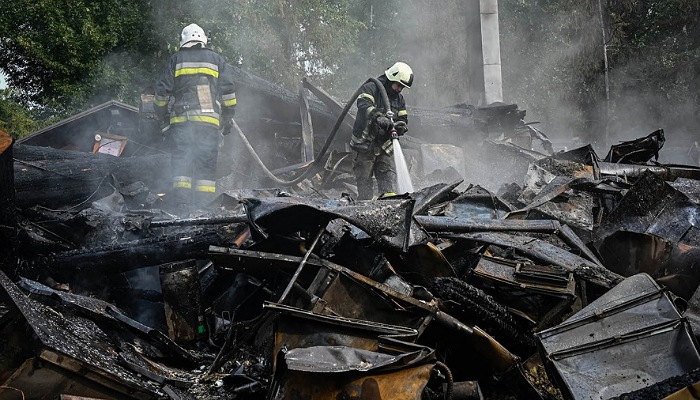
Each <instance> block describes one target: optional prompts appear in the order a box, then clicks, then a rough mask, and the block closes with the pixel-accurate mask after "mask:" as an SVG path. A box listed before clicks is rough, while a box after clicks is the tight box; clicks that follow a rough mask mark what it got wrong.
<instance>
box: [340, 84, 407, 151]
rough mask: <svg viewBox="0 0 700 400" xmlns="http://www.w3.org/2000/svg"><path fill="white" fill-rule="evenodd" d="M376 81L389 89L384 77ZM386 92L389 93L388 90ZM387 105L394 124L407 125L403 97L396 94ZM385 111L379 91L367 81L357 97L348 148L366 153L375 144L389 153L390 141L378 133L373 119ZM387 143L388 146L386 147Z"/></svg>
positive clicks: (384, 135) (383, 133) (384, 133)
mask: <svg viewBox="0 0 700 400" xmlns="http://www.w3.org/2000/svg"><path fill="white" fill-rule="evenodd" d="M377 80H378V81H379V82H381V83H382V85H384V87H385V88H387V87H391V82H390V81H389V80H388V79H387V78H386V76H384V75H381V76H379V77H378V78H377ZM386 90H387V93H389V91H390V89H389V88H387V89H386ZM389 103H390V104H389V106H390V107H391V111H393V112H394V122H397V121H404V122H406V123H407V124H408V112H406V101H405V100H404V98H403V95H402V94H401V93H396V96H394V97H391V96H389ZM385 110H386V109H385V105H384V104H383V103H382V95H381V92H380V89H379V88H378V87H377V84H376V83H374V81H373V80H371V79H368V80H367V82H365V83H364V84H363V85H362V88H361V90H360V95H359V96H358V97H357V116H356V117H355V125H353V129H352V138H350V147H352V148H353V149H354V150H357V151H360V152H366V151H368V150H369V149H370V147H372V145H373V144H374V143H376V144H379V145H382V147H384V149H385V151H387V153H390V152H391V139H390V138H389V137H388V136H387V135H386V132H380V130H379V129H378V127H377V126H376V124H375V123H374V117H375V116H376V115H377V113H378V112H384V111H385ZM387 141H388V143H389V144H388V145H386V142H387Z"/></svg>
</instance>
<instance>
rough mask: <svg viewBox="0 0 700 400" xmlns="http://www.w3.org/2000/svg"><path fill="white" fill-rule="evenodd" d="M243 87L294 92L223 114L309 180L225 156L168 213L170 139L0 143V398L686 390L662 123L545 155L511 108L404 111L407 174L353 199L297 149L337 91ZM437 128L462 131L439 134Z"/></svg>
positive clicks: (494, 395)
mask: <svg viewBox="0 0 700 400" xmlns="http://www.w3.org/2000/svg"><path fill="white" fill-rule="evenodd" d="M241 74H242V72H241ZM239 78H240V79H243V82H244V84H243V87H244V88H245V90H247V91H250V92H251V93H252V92H255V91H260V92H263V93H264V95H265V96H267V97H268V98H269V99H270V101H272V100H275V101H274V104H276V106H275V107H279V108H282V109H284V110H285V111H288V109H293V108H294V107H298V108H297V109H296V116H295V117H292V116H291V113H289V112H287V114H285V113H280V114H277V117H278V118H282V117H281V115H282V116H283V115H289V117H288V118H290V120H289V121H284V120H277V121H274V122H273V121H269V119H268V120H267V121H268V123H269V124H268V125H266V124H265V122H264V121H265V118H268V117H269V116H268V115H267V114H264V113H263V114H261V115H249V116H247V120H245V119H244V120H242V121H241V128H240V129H242V130H248V129H252V127H257V128H258V129H261V128H265V127H268V128H269V127H270V126H274V127H277V128H280V127H284V129H282V128H280V131H282V130H287V131H288V130H290V129H292V128H290V126H293V127H294V129H297V130H300V131H301V132H296V136H294V135H291V134H288V132H287V133H285V134H280V135H277V136H276V137H277V138H278V139H279V140H277V141H276V145H277V146H276V147H274V148H272V149H267V151H268V152H270V151H272V152H273V153H274V152H283V153H284V154H285V156H284V157H282V158H281V160H283V161H284V160H288V159H290V162H287V163H286V164H284V163H282V164H281V165H274V166H273V168H272V172H271V173H273V174H278V175H279V176H284V177H286V178H285V179H291V180H294V179H296V178H298V177H299V176H301V174H303V173H306V172H304V171H307V170H309V169H310V172H313V173H310V174H308V175H306V177H305V179H299V180H298V182H295V183H294V184H289V185H281V186H279V187H274V185H271V186H265V185H260V186H257V187H256V189H250V187H253V186H251V182H253V181H257V182H260V183H263V184H264V183H268V184H269V183H274V181H271V180H269V179H266V178H265V176H264V174H260V176H255V177H253V176H250V175H248V177H247V178H246V179H243V180H238V181H236V177H239V176H241V175H240V174H241V173H242V172H241V171H239V170H238V169H237V168H238V167H237V165H238V166H240V165H241V163H242V162H243V161H241V160H238V159H237V160H236V161H235V162H233V161H231V162H229V163H228V164H226V163H222V165H221V166H220V167H221V168H222V170H225V169H227V168H228V169H229V171H228V172H229V174H223V173H222V181H224V182H226V179H225V178H226V177H228V178H229V181H228V182H229V183H230V182H234V183H235V185H232V186H228V187H225V186H222V187H220V188H219V189H221V190H219V192H221V194H220V195H219V197H218V198H217V199H216V200H214V202H212V203H211V204H210V205H209V206H208V207H206V208H204V209H202V210H199V211H197V212H193V213H192V214H191V215H190V216H189V217H186V218H178V217H176V216H174V215H172V214H170V213H169V212H168V211H167V210H168V204H167V195H164V194H163V192H164V191H165V188H164V187H162V185H163V180H162V179H161V178H160V177H158V176H157V172H158V171H159V170H161V169H163V168H167V165H168V164H167V163H168V162H169V158H168V155H167V154H164V153H159V154H155V155H154V154H151V155H144V156H139V155H138V154H135V155H133V156H129V157H122V156H115V155H110V154H101V153H100V152H93V153H83V152H79V151H75V150H66V149H55V148H45V147H36V146H31V145H30V144H23V143H14V144H13V143H12V141H11V140H7V135H4V136H3V135H0V139H2V140H0V166H1V168H2V169H1V170H0V179H2V181H3V182H11V183H12V185H3V186H2V188H0V193H1V194H2V197H1V199H2V200H1V201H2V202H3V208H2V209H3V212H2V213H0V225H1V229H0V234H1V235H2V239H3V241H2V246H3V249H2V250H3V258H2V268H1V270H2V271H1V272H0V335H2V337H3V338H4V339H5V340H3V341H2V342H0V371H2V372H0V397H2V398H14V397H10V396H15V397H16V398H27V399H34V398H36V399H50V398H59V396H82V397H92V398H124V399H222V400H225V399H244V398H245V399H263V398H265V399H289V398H294V399H359V398H362V399H379V398H381V399H416V400H418V399H510V398H527V399H530V398H532V399H563V398H566V399H577V400H578V399H608V398H620V399H631V398H645V397H644V396H648V394H646V395H645V394H643V393H645V392H643V391H644V390H646V391H647V392H646V393H651V391H653V392H654V393H656V395H654V396H656V398H661V396H662V395H661V393H663V397H666V396H672V395H673V393H674V392H682V391H683V390H690V389H686V386H689V387H691V386H692V385H698V384H699V383H698V375H697V374H698V373H697V371H698V368H699V367H700V350H699V349H700V348H699V347H698V344H697V339H696V335H697V334H698V332H700V331H698V322H697V321H698V320H700V317H698V308H699V307H698V286H699V285H700V279H698V278H697V276H698V274H697V273H696V271H695V269H696V267H697V265H698V260H699V259H700V258H699V257H700V253H699V252H698V245H697V243H698V230H697V226H698V207H699V206H700V205H699V203H698V192H699V191H698V187H700V186H698V179H700V178H699V177H700V174H699V173H700V169H699V168H697V167H695V166H689V165H663V164H659V163H658V152H659V150H660V148H661V146H663V143H664V132H663V131H662V130H659V131H656V132H653V133H652V134H650V135H648V136H645V137H643V138H641V139H639V140H637V141H630V142H625V143H622V144H621V145H616V146H613V148H611V149H610V152H609V153H608V156H607V157H606V158H605V159H600V158H599V157H598V156H597V155H596V154H595V152H594V151H593V149H592V148H591V147H590V146H585V147H581V148H577V149H573V150H570V151H566V152H559V153H554V152H553V151H551V150H552V149H551V143H550V144H548V143H547V138H546V136H545V135H544V134H543V133H542V132H540V131H538V130H536V129H534V128H532V127H531V126H529V125H526V124H523V123H522V121H521V119H522V118H523V117H524V112H521V111H519V110H517V106H515V107H514V106H513V105H493V106H491V107H486V108H482V109H477V108H475V107H471V106H469V107H463V106H455V107H454V108H450V109H448V110H442V111H423V112H421V111H420V110H414V111H416V115H418V116H419V117H420V116H422V117H423V118H421V119H420V123H419V124H417V126H418V127H422V128H414V127H413V126H412V131H420V129H430V128H431V127H435V128H436V129H430V130H431V132H432V134H431V136H430V137H427V138H424V139H426V140H418V139H417V138H410V137H409V138H406V143H407V146H406V157H407V159H408V160H409V164H410V165H411V173H412V174H413V176H412V178H413V179H414V182H416V183H417V185H416V187H417V188H419V189H417V190H416V192H415V193H406V194H399V195H386V196H380V197H379V198H378V199H376V200H372V201H357V200H355V199H354V191H353V190H354V186H353V185H354V183H353V179H352V174H351V173H350V168H351V162H350V159H349V157H348V152H347V151H345V149H343V148H342V147H340V146H337V144H335V142H334V145H330V144H329V143H326V145H324V151H323V152H321V153H322V154H320V155H319V154H315V153H314V151H313V149H314V147H315V143H317V142H318V139H319V138H322V136H319V134H320V132H322V131H324V132H325V131H328V129H329V128H328V127H329V126H330V122H333V121H334V119H333V118H334V117H336V116H338V115H339V114H341V113H342V112H343V111H342V110H343V105H342V104H340V103H339V102H337V101H335V100H334V99H332V97H331V96H329V95H328V94H327V93H325V92H324V91H323V90H322V89H320V88H316V87H314V86H313V85H312V84H311V83H309V82H308V81H305V82H304V87H305V88H306V89H307V90H310V91H311V92H312V93H314V95H315V96H316V97H317V98H318V99H320V100H315V99H314V98H312V97H307V96H306V94H303V95H302V96H300V99H298V98H297V97H296V96H294V95H293V94H290V93H287V92H285V91H283V90H281V89H279V88H276V87H273V86H270V85H268V84H267V83H265V82H263V81H260V80H258V79H256V78H255V77H253V76H250V75H241V76H239ZM241 98H243V96H241ZM142 109H144V110H147V109H148V107H142ZM299 110H302V113H301V114H302V122H301V123H300V124H297V125H293V123H292V122H291V121H292V119H293V118H298V116H299V112H298V111H299ZM242 114H243V115H245V113H242ZM303 116H306V117H303ZM350 118H352V115H349V117H348V119H350ZM514 119H516V120H518V121H520V123H514V122H513V121H514ZM319 121H322V122H319ZM448 121H449V122H448ZM335 125H336V126H337V127H339V128H338V130H339V132H341V135H342V134H347V129H348V126H347V124H345V123H342V124H341V123H340V122H337V123H336V124H335ZM454 129H463V130H468V129H476V130H477V131H478V132H479V135H475V137H474V142H472V143H471V144H470V145H464V144H461V143H458V142H456V141H455V140H454V139H451V140H440V138H441V136H440V135H443V134H444V133H445V132H446V131H448V130H454ZM470 132H472V133H473V132H474V131H470ZM120 133H122V134H124V132H120ZM278 133H279V132H278ZM125 137H128V135H127V136H125ZM523 138H527V139H528V140H527V141H528V142H533V141H534V142H536V141H540V142H543V144H542V146H541V147H542V148H544V149H545V150H543V151H542V152H540V151H537V150H534V147H535V146H534V145H528V146H525V147H523V146H521V145H519V144H518V143H520V141H522V140H523ZM35 140H36V139H35ZM226 140H233V138H227V139H226ZM336 140H337V139H336ZM402 140H403V139H402ZM127 143H128V140H127ZM411 143H413V145H411ZM474 143H477V144H474ZM520 144H522V143H520ZM530 144H532V143H530ZM234 145H235V146H234ZM238 145H240V142H229V143H223V144H222V146H224V147H223V148H228V149H231V148H233V147H236V146H238ZM254 145H255V143H252V146H253V147H255V146H254ZM287 145H289V147H285V146H287ZM126 146H127V147H126V148H125V149H128V146H129V144H127V145H126ZM232 146H233V147H232ZM470 146H481V147H479V148H480V149H482V150H483V153H484V156H491V155H493V154H499V155H500V158H499V159H502V160H503V162H504V163H507V164H505V165H507V168H506V167H503V168H501V169H499V170H498V171H494V172H497V173H501V174H500V175H499V176H498V177H496V178H494V179H493V180H489V181H478V180H474V177H473V176H472V177H469V176H467V175H469V173H473V172H474V171H473V169H472V168H471V165H470V164H469V163H470V162H472V163H480V162H482V161H483V160H482V159H480V158H474V159H471V158H469V157H466V154H467V152H468V151H469V147H470ZM257 148H260V147H257ZM289 149H292V150H289ZM325 149H329V150H330V152H329V153H328V154H327V158H326V157H325V156H326V154H325ZM125 151H126V150H125ZM293 154H296V155H293ZM240 155H241V153H238V156H240ZM226 156H227V154H224V157H226ZM228 156H231V154H228ZM238 156H237V157H238ZM276 157H277V156H276V155H275V154H272V155H270V154H267V157H261V158H263V159H265V160H267V161H269V160H270V158H276ZM295 157H296V159H294V158H295ZM234 158H235V157H234ZM652 158H657V160H656V161H651V159H652ZM291 159H294V160H291ZM246 160H248V161H250V158H247V159H246ZM317 160H320V161H317ZM229 161H230V160H229ZM278 161H279V160H278ZM463 161H464V163H463ZM220 162H223V161H222V160H220ZM249 169H250V168H247V169H246V171H248V170H249ZM246 173H247V172H246ZM484 176H486V175H484ZM494 176H495V175H494ZM467 179H469V180H467ZM280 180H281V179H280ZM496 183H497V184H499V185H500V186H499V188H498V189H497V190H492V189H490V188H489V187H492V186H493V185H494V184H496ZM12 189H14V190H12ZM678 396H681V395H680V394H679V395H678ZM61 398H65V397H61ZM646 398H648V397H646ZM669 398H671V397H669Z"/></svg>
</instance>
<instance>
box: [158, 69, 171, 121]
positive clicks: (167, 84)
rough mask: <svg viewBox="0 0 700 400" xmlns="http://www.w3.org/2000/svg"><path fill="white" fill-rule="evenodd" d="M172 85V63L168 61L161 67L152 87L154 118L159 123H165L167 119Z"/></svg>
mask: <svg viewBox="0 0 700 400" xmlns="http://www.w3.org/2000/svg"><path fill="white" fill-rule="evenodd" d="M174 84H175V72H174V69H173V67H172V63H171V62H170V61H169V62H168V63H166V64H165V66H164V67H163V71H162V72H161V73H160V75H159V76H158V79H156V83H155V85H154V90H155V96H154V99H153V108H154V110H155V113H156V116H157V117H158V119H160V120H161V121H167V119H168V112H169V110H168V103H169V102H170V96H171V94H172V91H173V86H174Z"/></svg>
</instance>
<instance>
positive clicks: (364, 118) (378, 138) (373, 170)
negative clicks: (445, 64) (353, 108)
mask: <svg viewBox="0 0 700 400" xmlns="http://www.w3.org/2000/svg"><path fill="white" fill-rule="evenodd" d="M377 80H378V81H379V82H380V83H381V84H382V86H383V87H384V89H385V90H386V93H387V97H388V98H389V104H388V105H387V104H383V101H382V94H381V91H380V88H379V87H377V84H376V83H375V82H374V80H372V79H368V80H367V81H366V82H365V83H364V84H363V85H362V88H361V93H360V95H359V96H358V97H357V117H356V119H355V125H354V126H353V130H352V137H351V139H350V147H351V148H352V149H353V153H354V161H353V172H354V173H355V178H356V179H357V196H358V199H360V200H367V199H371V198H372V196H373V184H374V183H373V179H372V178H373V177H374V178H376V180H377V189H378V191H379V194H380V195H381V194H386V193H393V192H394V191H395V185H396V165H394V158H393V148H392V139H391V132H392V131H395V132H396V133H397V134H398V135H399V136H402V135H403V134H405V133H406V131H408V113H407V112H406V102H405V101H404V98H403V95H402V94H401V92H402V91H403V89H404V88H410V87H411V85H412V84H413V70H412V69H411V67H409V66H408V64H406V63H404V62H397V63H395V64H394V65H392V66H391V67H389V68H388V69H387V70H386V71H384V74H383V75H381V76H379V77H378V78H377ZM386 111H391V112H392V113H393V118H392V119H390V118H389V117H387V115H386Z"/></svg>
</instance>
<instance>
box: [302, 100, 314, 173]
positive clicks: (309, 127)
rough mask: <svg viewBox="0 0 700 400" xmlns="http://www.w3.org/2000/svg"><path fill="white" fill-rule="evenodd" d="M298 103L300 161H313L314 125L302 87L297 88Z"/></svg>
mask: <svg viewBox="0 0 700 400" xmlns="http://www.w3.org/2000/svg"><path fill="white" fill-rule="evenodd" d="M299 103H300V105H301V109H300V112H301V162H307V161H313V159H314V127H313V124H312V122H311V111H310V110H309V99H308V98H307V97H306V91H305V90H304V89H303V88H301V89H299Z"/></svg>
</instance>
